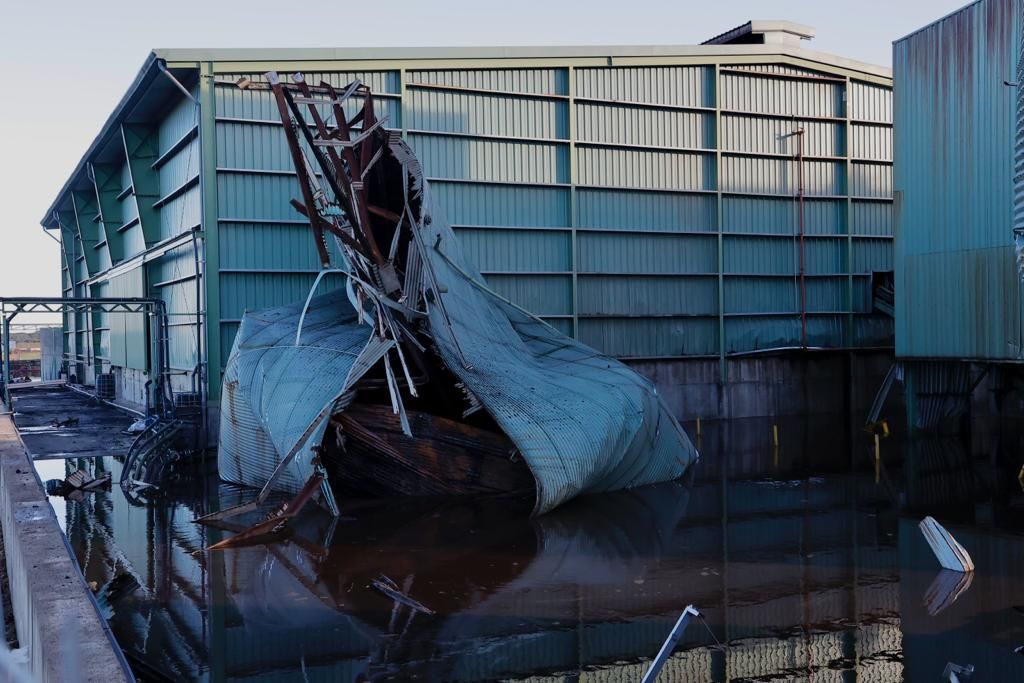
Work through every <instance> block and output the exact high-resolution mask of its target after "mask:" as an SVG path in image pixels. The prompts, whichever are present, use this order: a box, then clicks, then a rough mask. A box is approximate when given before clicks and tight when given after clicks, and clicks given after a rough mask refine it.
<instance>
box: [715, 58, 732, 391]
mask: <svg viewBox="0 0 1024 683" xmlns="http://www.w3.org/2000/svg"><path fill="white" fill-rule="evenodd" d="M721 68H722V65H721V64H717V63H716V64H715V201H716V207H717V219H716V223H717V227H716V230H717V237H718V372H719V381H720V382H721V384H722V385H723V388H722V391H723V392H724V391H725V389H724V385H725V384H726V382H728V381H729V370H728V366H727V365H726V362H725V241H724V240H723V238H722V230H723V229H724V226H723V212H722V98H721V91H722V89H721V81H722V79H721Z"/></svg>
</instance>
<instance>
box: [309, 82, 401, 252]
mask: <svg viewBox="0 0 1024 683" xmlns="http://www.w3.org/2000/svg"><path fill="white" fill-rule="evenodd" d="M320 85H322V86H324V87H326V88H327V89H328V90H329V91H330V93H331V99H332V100H333V101H334V104H333V105H332V106H333V108H334V118H335V119H336V120H337V123H338V127H339V128H341V129H342V132H343V133H344V138H345V139H347V140H351V139H352V129H351V128H350V127H349V122H348V119H347V118H346V117H345V110H344V109H343V108H342V106H341V104H340V101H339V100H338V93H337V91H336V90H335V89H334V86H332V85H331V84H330V83H326V82H325V83H321V84H320ZM367 111H369V112H370V116H371V117H372V116H373V96H372V94H371V93H370V92H369V91H367V95H366V101H365V102H364V103H363V127H364V128H366V126H367V122H366V113H367ZM353 120H355V119H353ZM372 142H373V138H372V137H370V138H367V139H366V140H364V141H363V147H362V149H360V153H359V157H358V159H357V158H356V153H355V150H354V149H352V148H351V147H345V148H343V150H344V154H345V160H346V161H348V172H349V176H350V178H349V183H350V186H351V188H352V193H353V201H354V202H355V203H356V210H357V212H358V216H359V227H360V228H361V230H362V232H363V233H364V236H365V237H366V241H367V242H369V245H370V253H371V254H372V255H373V261H374V263H376V264H377V267H380V266H383V265H384V264H385V262H386V261H385V259H384V256H383V254H382V253H381V251H380V248H379V247H378V246H377V239H376V237H375V236H374V234H373V226H372V225H371V223H370V214H369V212H368V211H367V209H366V206H367V204H368V202H367V199H366V189H365V187H364V186H363V182H362V171H363V162H365V161H366V160H367V159H368V158H369V152H368V150H369V149H371V147H370V145H372ZM357 183H358V184H357Z"/></svg>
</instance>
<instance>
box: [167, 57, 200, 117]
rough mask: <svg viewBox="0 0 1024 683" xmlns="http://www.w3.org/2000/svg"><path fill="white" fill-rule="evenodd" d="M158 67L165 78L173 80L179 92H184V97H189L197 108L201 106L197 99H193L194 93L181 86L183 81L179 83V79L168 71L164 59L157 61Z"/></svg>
mask: <svg viewBox="0 0 1024 683" xmlns="http://www.w3.org/2000/svg"><path fill="white" fill-rule="evenodd" d="M156 66H157V68H158V69H160V73H162V74H163V75H164V76H167V78H169V79H171V83H173V84H174V86H175V87H176V88H177V89H178V90H180V91H181V92H182V94H183V95H184V96H185V97H187V98H189V99H190V100H192V101H193V102H195V104H196V106H197V107H198V106H199V100H197V99H196V98H195V97H193V96H192V93H190V92H189V91H188V88H186V87H185V86H183V85H182V84H181V81H179V80H178V79H177V78H175V77H174V74H172V73H171V72H170V71H168V70H167V65H166V64H164V60H162V59H158V60H157V61H156Z"/></svg>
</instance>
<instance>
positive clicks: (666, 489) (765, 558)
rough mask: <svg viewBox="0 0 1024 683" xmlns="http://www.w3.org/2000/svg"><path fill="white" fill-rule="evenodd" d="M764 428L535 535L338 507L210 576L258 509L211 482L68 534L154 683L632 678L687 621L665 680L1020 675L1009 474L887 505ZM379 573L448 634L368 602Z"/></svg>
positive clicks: (451, 511)
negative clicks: (954, 569)
mask: <svg viewBox="0 0 1024 683" xmlns="http://www.w3.org/2000/svg"><path fill="white" fill-rule="evenodd" d="M833 424H834V423H833ZM768 429H770V426H768V425H764V424H763V423H760V422H745V423H738V424H737V423H734V424H733V425H732V426H731V427H729V428H728V429H725V428H721V427H719V428H716V427H715V426H713V425H712V426H708V425H706V426H705V429H704V435H703V441H704V443H703V444H702V445H703V450H704V459H703V461H702V462H701V463H700V465H699V466H698V467H697V468H695V472H694V477H695V479H694V480H693V481H687V482H677V483H670V484H663V485H658V486H653V487H646V488H642V489H636V490H633V491H623V492H618V493H614V494H608V495H602V496H593V497H586V498H582V499H579V500H577V501H574V502H573V503H572V504H570V505H568V506H565V507H564V508H561V509H558V510H556V511H554V512H553V513H551V514H548V515H545V516H543V517H540V518H537V519H530V518H529V517H528V512H529V508H530V501H529V500H521V499H517V498H507V497H501V498H491V499H485V500H475V501H470V500H462V499H456V500H451V499H445V500H414V499H403V500H390V501H349V502H348V503H347V504H346V505H344V506H343V507H344V511H343V512H344V517H343V518H341V519H338V520H334V519H331V518H330V517H329V516H327V515H326V514H324V513H322V512H321V511H319V510H310V512H309V514H305V513H304V515H303V516H302V517H300V519H299V520H298V523H297V524H296V525H295V527H294V529H293V531H292V532H291V533H290V535H289V536H288V537H287V538H285V539H282V540H281V541H279V542H277V543H274V544H267V545H256V546H252V547H249V548H239V549H234V550H227V551H223V552H213V553H202V552H197V551H199V550H200V549H201V548H203V547H204V546H205V545H208V544H210V543H213V542H216V541H217V540H220V538H221V537H222V534H223V532H219V531H216V530H213V529H207V528H204V527H202V526H201V525H196V524H193V523H192V519H194V518H195V517H196V516H198V515H200V514H203V513H204V512H207V511H209V510H214V509H222V508H224V507H227V506H229V505H232V504H235V503H238V502H241V501H243V500H246V499H248V497H251V495H252V492H248V491H242V490H239V489H237V488H235V487H232V486H230V485H225V484H221V483H218V482H216V478H215V477H212V476H211V477H208V479H207V481H208V486H207V487H206V489H207V490H206V491H205V492H203V491H195V490H194V489H195V488H197V487H196V485H195V483H194V482H195V481H200V480H201V478H199V477H196V478H192V479H191V482H192V483H191V484H189V485H188V486H180V487H178V488H177V489H172V490H169V491H167V492H166V497H165V498H164V499H161V500H160V501H157V502H156V503H152V504H149V505H145V506H134V505H132V504H130V503H129V502H128V501H127V500H126V499H125V498H124V496H123V494H122V493H121V491H120V489H119V488H118V487H115V488H114V490H113V491H112V492H104V493H100V494H96V495H93V496H90V497H88V498H86V499H85V500H84V501H82V502H77V503H73V502H67V503H66V510H64V511H63V512H62V511H60V510H58V514H59V515H61V516H62V517H63V519H64V521H65V523H66V529H67V532H68V535H69V537H70V539H71V541H72V545H73V547H74V549H75V552H76V553H77V555H78V559H79V561H80V563H81V564H82V567H83V569H84V571H85V574H86V577H87V579H89V580H90V581H96V582H97V584H98V585H99V586H103V587H105V590H104V591H103V596H104V597H103V598H102V599H101V602H103V603H104V605H105V606H106V608H107V609H108V610H109V611H110V615H111V616H110V620H111V624H112V626H113V629H114V632H115V633H116V635H117V637H118V640H119V641H120V643H121V645H122V647H124V648H125V650H126V652H127V653H128V654H129V656H130V658H131V660H132V662H133V663H134V665H135V666H136V667H137V670H138V671H139V672H140V673H142V674H143V676H144V677H147V678H152V679H159V678H160V677H164V678H171V679H176V680H195V679H210V680H216V681H223V680H238V679H252V680H256V679H262V680H288V679H294V680H324V681H327V680H330V681H356V680H409V679H419V680H460V681H477V680H494V679H516V680H518V679H526V678H530V679H531V680H594V681H600V680H609V681H611V680H615V681H619V680H638V679H639V677H640V675H641V674H642V671H643V669H644V668H645V667H646V665H647V662H648V661H649V660H650V658H651V657H653V655H654V654H655V653H656V652H657V650H658V648H659V646H660V644H661V642H662V640H663V639H664V638H665V637H666V635H667V634H668V632H669V630H670V629H671V627H672V625H673V624H674V622H675V619H676V618H677V617H678V614H679V612H680V611H681V610H682V609H683V608H684V607H685V606H686V605H687V604H689V603H693V604H694V605H696V606H697V607H698V608H700V609H701V610H702V612H703V613H704V615H705V616H706V618H707V622H708V625H709V627H710V629H711V630H712V631H713V632H714V634H715V636H717V638H718V639H720V640H722V641H724V642H726V643H727V647H726V648H724V649H719V648H717V647H715V646H714V638H713V636H712V635H711V634H710V633H709V632H708V631H707V630H706V629H704V627H703V626H702V625H701V624H700V623H699V622H698V623H695V624H694V625H692V626H691V627H690V629H689V630H688V631H687V632H686V633H685V635H684V638H683V641H682V642H681V643H680V646H679V648H678V650H677V653H676V654H675V655H674V656H673V657H672V659H671V660H670V661H669V663H668V665H667V666H666V668H665V673H664V674H663V680H674V681H690V680H692V681H705V680H710V681H754V680H756V681H762V680H763V681H767V680H794V679H795V680H806V679H808V678H811V679H813V680H843V681H853V680H869V681H902V680H913V681H917V680H921V681H933V680H936V679H937V677H938V674H939V673H940V672H941V671H942V668H943V667H944V666H945V664H946V661H956V662H958V663H962V664H964V663H972V664H974V665H975V666H976V668H977V669H978V670H979V672H981V671H985V672H986V673H985V680H992V681H995V680H1006V681H1009V680H1020V679H1021V678H1022V677H1024V658H1022V657H1020V656H1019V655H1014V654H1013V648H1014V647H1015V646H1017V645H1020V644H1024V615H1022V614H1021V613H1020V612H1019V611H1017V610H1015V609H1014V608H1013V606H1014V605H1024V582H1022V581H1020V576H1019V569H1018V567H1020V566H1024V538H1021V537H1019V536H1016V535H1013V534H1011V533H1006V532H1005V531H1003V530H998V529H997V528H998V527H1003V528H1004V529H1009V530H1011V531H1012V530H1015V529H1016V528H1024V527H1016V526H1015V521H1014V520H1017V519H1019V516H1018V515H1016V514H1015V513H1014V512H1013V510H1014V509H1018V510H1019V506H1020V505H1021V502H1022V500H1024V494H1021V493H1020V490H1019V488H1018V489H1017V494H1016V496H1014V495H1013V494H1012V492H1007V491H1004V490H1003V489H1002V488H1000V487H995V486H993V487H992V488H991V489H990V490H993V491H995V490H997V489H998V491H999V493H998V495H991V496H989V497H988V498H985V497H984V496H981V495H980V493H981V492H983V491H984V489H985V485H986V483H988V484H992V483H993V482H995V481H996V480H997V479H1001V478H1002V477H1003V475H1002V474H1000V472H1002V469H1006V467H1008V465H1007V466H1006V467H1003V465H1002V464H1001V463H1000V460H999V457H1000V456H998V455H995V456H991V457H990V454H991V453H994V452H995V451H991V452H989V451H986V455H984V457H983V458H982V460H983V462H979V457H978V456H977V454H972V455H968V453H967V451H966V449H964V448H963V447H962V446H958V445H956V444H952V445H951V444H949V443H946V444H942V445H939V444H931V445H928V446H922V445H915V446H914V447H913V448H904V447H903V446H902V445H900V444H897V443H895V442H892V443H890V442H886V444H885V446H884V450H885V452H886V457H885V464H884V473H883V474H884V476H882V477H880V480H879V484H878V485H876V484H875V481H874V472H873V463H872V462H871V461H870V457H869V455H868V453H869V451H868V450H867V446H866V445H863V444H857V445H856V447H849V446H846V445H844V444H842V443H838V442H837V440H836V438H835V434H834V431H835V430H834V429H832V430H830V429H827V428H814V429H811V428H805V427H804V426H803V425H796V426H783V428H782V430H781V432H782V436H783V438H782V446H781V449H780V451H779V452H778V453H774V452H773V451H772V449H771V443H770V436H768V435H769V432H768V431H767V430H768ZM818 429H820V431H815V430H818ZM790 439H792V441H790ZM70 462H71V466H72V467H77V466H79V465H82V466H87V465H88V463H87V462H84V461H70ZM46 466H48V467H51V468H52V467H53V465H52V464H49V463H48V464H47V465H46ZM60 466H63V463H62V462H61V463H60ZM96 467H99V468H103V467H109V468H111V469H112V470H113V471H114V472H113V473H114V479H115V481H116V480H117V478H118V474H119V472H118V471H117V470H118V468H119V465H118V463H116V462H114V461H107V462H98V463H96ZM965 472H966V473H968V474H965ZM1013 475H1014V476H1015V473H1013ZM54 476H63V473H62V472H58V473H53V472H47V473H46V474H45V475H44V478H51V477H54ZM965 482H969V486H967V489H968V490H967V491H966V492H965V491H964V490H963V489H964V487H965ZM60 503H61V504H62V505H63V504H64V503H63V501H60ZM1015 506H1016V507H1015ZM901 510H902V511H904V512H908V513H911V515H910V516H901ZM922 514H933V515H935V516H936V517H937V518H938V519H940V520H942V521H943V522H944V523H945V522H949V524H948V528H949V529H950V530H951V531H952V532H953V533H954V534H955V535H956V536H957V537H958V539H960V540H961V542H962V543H963V544H964V545H965V546H966V547H967V548H968V549H969V550H970V552H971V554H972V556H973V557H974V559H975V562H976V563H977V565H978V567H979V571H978V572H977V576H976V577H975V578H974V580H973V583H970V582H968V583H967V584H966V585H965V584H964V582H962V581H961V580H960V579H961V577H959V576H955V575H954V576H953V577H949V576H945V575H942V574H940V573H939V568H938V565H937V564H936V563H935V561H934V558H932V557H931V556H930V554H929V551H928V548H927V545H926V544H925V543H924V541H923V539H921V538H920V535H919V533H918V531H917V528H916V523H917V519H918V517H919V515H922ZM997 522H998V523H997ZM965 523H966V524H965ZM381 575H384V576H386V577H388V578H389V579H391V580H392V581H394V583H395V584H396V586H397V588H398V590H400V591H401V592H403V593H405V594H407V595H409V596H411V597H412V598H413V599H415V600H417V601H419V602H421V603H422V604H423V605H425V606H426V607H428V608H429V609H431V610H433V611H434V612H435V614H432V615H431V614H424V613H421V612H416V611H414V610H412V609H410V608H409V607H407V606H403V605H401V604H399V603H396V602H393V601H392V600H390V599H388V598H387V597H385V596H384V595H382V594H381V593H379V592H377V591H375V590H373V589H372V588H371V587H370V584H371V582H372V581H373V580H374V579H376V578H378V577H379V576H381ZM979 675H980V673H979Z"/></svg>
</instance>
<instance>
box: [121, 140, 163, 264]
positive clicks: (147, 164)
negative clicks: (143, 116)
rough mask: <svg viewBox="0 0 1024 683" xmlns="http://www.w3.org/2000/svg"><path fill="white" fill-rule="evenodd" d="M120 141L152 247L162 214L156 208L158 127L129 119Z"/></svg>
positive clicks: (157, 189) (157, 194)
mask: <svg viewBox="0 0 1024 683" xmlns="http://www.w3.org/2000/svg"><path fill="white" fill-rule="evenodd" d="M121 141H122V143H123V144H124V154H125V158H126V159H127V160H128V172H129V174H130V175H131V179H132V196H133V198H134V201H135V207H136V210H137V212H138V216H139V224H140V225H141V226H142V235H143V238H144V239H145V241H146V247H149V246H150V245H151V244H156V243H157V242H159V241H160V214H159V213H158V211H157V210H156V209H155V208H153V204H154V203H155V202H157V201H158V200H159V199H160V179H159V176H158V175H157V172H156V171H155V170H154V169H153V163H154V162H155V161H156V159H157V157H158V156H159V155H160V146H159V139H158V136H157V131H156V130H154V129H153V128H151V127H149V126H146V125H141V124H135V123H126V124H123V125H122V126H121Z"/></svg>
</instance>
